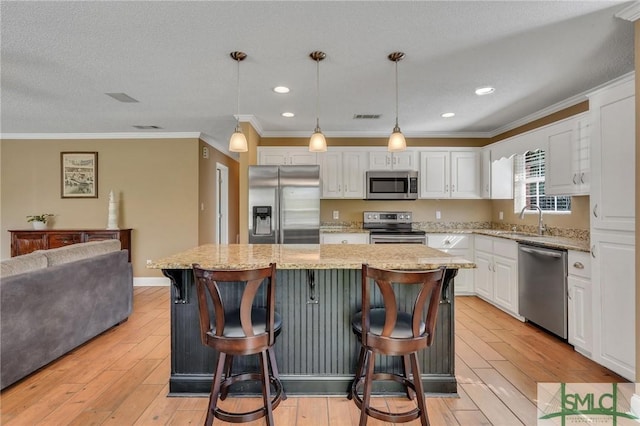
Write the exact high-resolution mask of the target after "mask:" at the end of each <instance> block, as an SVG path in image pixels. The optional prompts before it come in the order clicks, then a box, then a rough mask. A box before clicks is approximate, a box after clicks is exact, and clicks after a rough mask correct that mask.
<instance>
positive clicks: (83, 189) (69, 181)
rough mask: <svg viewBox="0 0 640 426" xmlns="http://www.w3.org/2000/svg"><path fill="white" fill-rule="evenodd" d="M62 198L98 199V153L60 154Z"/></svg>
mask: <svg viewBox="0 0 640 426" xmlns="http://www.w3.org/2000/svg"><path fill="white" fill-rule="evenodd" d="M60 194H61V198H98V153H97V152H61V153H60Z"/></svg>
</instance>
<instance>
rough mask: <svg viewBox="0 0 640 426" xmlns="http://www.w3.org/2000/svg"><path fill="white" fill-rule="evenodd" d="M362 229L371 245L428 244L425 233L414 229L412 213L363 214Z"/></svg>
mask: <svg viewBox="0 0 640 426" xmlns="http://www.w3.org/2000/svg"><path fill="white" fill-rule="evenodd" d="M362 216H363V220H362V223H363V225H362V227H363V228H364V229H368V230H369V242H370V243H371V244H426V243H427V237H426V235H425V232H424V231H420V230H417V229H413V222H412V214H411V212H363V213H362Z"/></svg>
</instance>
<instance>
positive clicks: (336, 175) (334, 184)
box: [318, 148, 368, 199]
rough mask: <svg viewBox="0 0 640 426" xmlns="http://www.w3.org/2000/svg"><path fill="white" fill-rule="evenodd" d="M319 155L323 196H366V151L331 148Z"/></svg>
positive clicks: (360, 197) (361, 197)
mask: <svg viewBox="0 0 640 426" xmlns="http://www.w3.org/2000/svg"><path fill="white" fill-rule="evenodd" d="M318 157H319V163H320V180H321V181H322V198H359V199H363V198H364V193H365V191H364V189H365V188H364V176H365V172H366V170H367V166H368V154H367V152H366V151H360V150H358V151H354V150H348V151H347V150H342V149H340V148H335V149H331V148H330V149H329V150H328V151H327V152H325V153H322V154H320V155H319V156H318Z"/></svg>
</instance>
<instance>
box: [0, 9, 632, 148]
mask: <svg viewBox="0 0 640 426" xmlns="http://www.w3.org/2000/svg"><path fill="white" fill-rule="evenodd" d="M628 4H629V2H618V1H586V2H582V1H550V2H540V1H532V2H528V1H509V2H456V1H446V2H444V1H443V2H431V1H408V2H403V1H382V2H370V1H329V2H316V1H284V2H274V1H258V2H250V1H200V2H178V1H174V2H146V1H145V2H110V1H105V2H58V1H55V2H26V1H20V2H7V1H3V2H2V3H1V5H0V14H1V15H0V16H1V24H2V25H1V36H2V38H1V48H2V56H1V61H2V62H1V65H2V67H1V105H0V106H1V122H0V125H1V128H0V131H2V133H3V134H11V133H106V132H127V133H130V132H143V131H140V130H136V129H135V128H134V127H132V126H134V125H156V126H159V127H161V128H162V129H161V130H158V131H160V132H203V133H205V134H206V135H207V136H208V137H210V138H212V139H214V140H216V141H224V140H226V139H227V138H228V137H229V135H230V134H231V132H232V131H233V127H234V123H233V120H234V119H233V114H234V113H235V110H236V63H235V62H234V61H233V60H232V59H230V58H229V52H231V51H234V50H242V51H244V52H246V53H247V54H248V58H247V59H246V60H245V61H244V62H242V64H241V68H240V75H241V80H240V82H241V90H240V114H241V115H243V116H244V115H251V116H253V120H254V123H255V125H256V126H257V128H258V130H259V131H260V132H261V133H262V134H263V135H264V136H309V135H310V134H311V132H312V131H313V128H314V127H315V108H316V82H315V78H316V64H315V62H313V61H312V60H311V59H310V58H309V56H308V55H309V53H310V52H311V51H313V50H323V51H324V52H326V54H327V59H325V60H324V61H323V62H321V63H320V86H321V89H320V126H321V127H322V129H323V131H324V132H325V134H326V135H327V136H328V137H331V136H384V135H388V134H389V133H390V131H391V129H392V127H393V124H394V116H395V91H394V90H395V83H394V64H393V63H392V62H390V61H389V60H388V59H387V55H388V54H389V53H391V52H393V51H397V50H400V51H403V52H405V54H406V57H405V59H404V60H403V61H401V62H400V63H399V65H398V74H399V112H400V120H399V121H400V127H401V128H402V130H403V132H404V133H405V134H406V135H407V136H430V135H460V136H462V135H491V134H495V132H497V131H499V130H501V129H505V128H507V127H508V126H509V125H510V124H513V123H515V122H517V120H519V119H522V118H523V117H527V116H530V115H531V114H534V113H536V112H538V111H540V110H543V109H545V108H548V107H550V106H552V105H555V104H557V103H559V102H563V101H565V100H567V99H570V98H573V97H575V96H576V95H580V94H583V93H584V92H585V91H588V90H590V89H592V88H594V87H596V86H598V85H600V84H603V83H605V82H607V81H609V80H612V79H614V78H616V77H619V76H621V75H623V74H626V73H628V72H629V71H632V70H633V53H634V52H633V49H634V48H633V23H632V22H629V21H625V20H622V19H618V18H615V17H614V14H615V13H617V12H619V11H620V10H622V9H624V8H625V7H626V6H627V5H628ZM485 84H489V85H493V86H495V87H496V92H495V93H494V94H492V95H489V96H484V97H478V96H476V95H475V94H474V89H475V88H476V87H478V86H481V85H485ZM276 85H286V86H288V87H290V88H291V93H289V94H287V95H278V94H276V93H274V92H272V90H271V89H272V88H273V87H274V86H276ZM109 92H124V93H126V94H128V95H129V96H131V97H133V98H135V99H137V100H139V103H120V102H117V101H115V100H114V99H112V98H110V97H108V96H106V95H105V93H109ZM284 111H291V112H294V113H295V114H296V116H295V117H294V118H289V119H287V118H283V117H281V115H280V114H281V113H282V112H284ZM447 111H453V112H455V113H456V116H455V117H454V118H452V119H443V118H441V117H440V114H441V113H443V112H447ZM354 114H381V117H380V118H379V119H378V120H354V119H353V115H354Z"/></svg>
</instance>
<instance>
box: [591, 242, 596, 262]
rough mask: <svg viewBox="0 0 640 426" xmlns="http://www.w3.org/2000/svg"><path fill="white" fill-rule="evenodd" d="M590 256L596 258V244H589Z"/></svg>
mask: <svg viewBox="0 0 640 426" xmlns="http://www.w3.org/2000/svg"><path fill="white" fill-rule="evenodd" d="M591 257H593V258H594V259H595V258H596V246H595V245H592V246H591Z"/></svg>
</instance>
